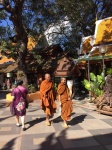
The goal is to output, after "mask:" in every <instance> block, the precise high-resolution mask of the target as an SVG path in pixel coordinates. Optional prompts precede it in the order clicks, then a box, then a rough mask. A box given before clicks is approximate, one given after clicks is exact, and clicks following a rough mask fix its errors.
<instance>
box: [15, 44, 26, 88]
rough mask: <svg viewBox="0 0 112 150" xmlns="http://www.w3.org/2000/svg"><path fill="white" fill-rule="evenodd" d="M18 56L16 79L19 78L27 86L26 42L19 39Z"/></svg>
mask: <svg viewBox="0 0 112 150" xmlns="http://www.w3.org/2000/svg"><path fill="white" fill-rule="evenodd" d="M18 53H19V56H18V60H17V63H18V71H17V79H21V80H23V81H24V85H25V86H26V87H27V86H28V79H27V66H26V62H25V61H26V56H27V43H25V42H22V41H20V47H19V52H18Z"/></svg>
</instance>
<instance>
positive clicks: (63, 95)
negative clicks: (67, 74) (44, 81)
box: [57, 83, 73, 121]
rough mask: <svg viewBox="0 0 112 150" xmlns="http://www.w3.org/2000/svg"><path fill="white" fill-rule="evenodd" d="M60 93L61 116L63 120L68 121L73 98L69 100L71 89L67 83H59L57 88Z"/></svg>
mask: <svg viewBox="0 0 112 150" xmlns="http://www.w3.org/2000/svg"><path fill="white" fill-rule="evenodd" d="M57 93H58V95H60V101H61V117H62V119H63V120H65V121H67V120H70V118H71V117H70V116H71V113H72V110H73V108H72V100H68V99H69V97H70V95H69V93H70V92H69V89H68V87H67V86H66V85H64V84H62V83H60V84H59V85H58V90H57Z"/></svg>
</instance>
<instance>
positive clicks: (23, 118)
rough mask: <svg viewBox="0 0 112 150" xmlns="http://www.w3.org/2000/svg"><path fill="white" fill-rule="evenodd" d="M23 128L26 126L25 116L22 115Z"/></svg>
mask: <svg viewBox="0 0 112 150" xmlns="http://www.w3.org/2000/svg"><path fill="white" fill-rule="evenodd" d="M21 123H22V128H23V129H24V128H25V116H21Z"/></svg>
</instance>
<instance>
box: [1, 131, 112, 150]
mask: <svg viewBox="0 0 112 150" xmlns="http://www.w3.org/2000/svg"><path fill="white" fill-rule="evenodd" d="M82 134H83V133H82ZM28 136H30V135H28ZM32 137H33V136H32ZM111 137H112V133H108V134H101V135H93V136H91V137H84V138H75V135H74V138H73V135H72V139H70V138H67V130H66V129H65V130H63V131H61V132H60V134H59V135H58V136H56V134H55V133H52V134H50V135H49V136H47V137H46V140H45V141H44V142H42V143H40V144H39V145H33V147H32V149H31V150H107V147H109V146H110V145H111V144H112V142H111V141H112V140H111ZM16 139H17V138H14V139H12V140H10V141H9V142H7V144H6V145H5V146H4V147H3V148H2V150H7V149H8V150H12V149H13V146H14V144H15V140H16ZM30 140H31V139H30ZM32 140H33V139H32ZM27 142H31V141H29V140H27ZM25 144H26V145H25ZM25 144H24V146H23V147H21V150H23V149H24V150H27V143H25ZM25 146H26V147H25ZM29 150H30V149H29Z"/></svg>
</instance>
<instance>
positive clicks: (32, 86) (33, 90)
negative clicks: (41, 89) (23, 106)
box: [28, 84, 37, 93]
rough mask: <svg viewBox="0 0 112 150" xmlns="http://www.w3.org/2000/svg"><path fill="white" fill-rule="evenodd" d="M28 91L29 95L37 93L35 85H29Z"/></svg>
mask: <svg viewBox="0 0 112 150" xmlns="http://www.w3.org/2000/svg"><path fill="white" fill-rule="evenodd" d="M28 91H29V93H35V92H36V91H37V89H36V85H35V84H29V85H28Z"/></svg>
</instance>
